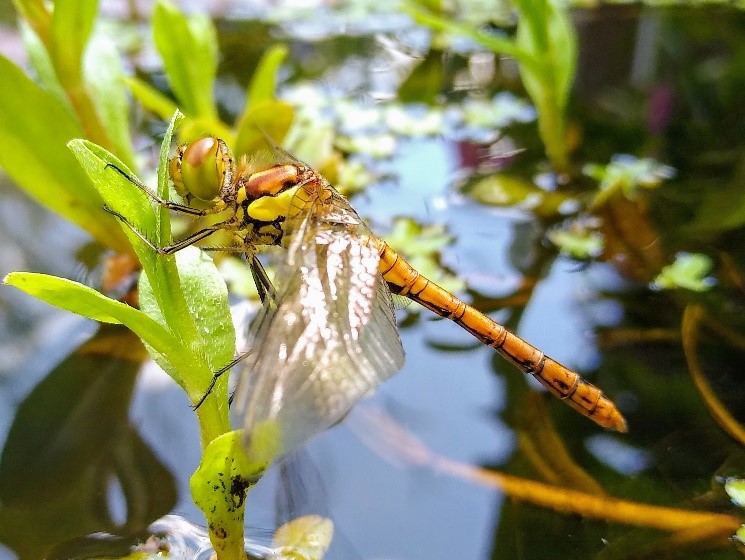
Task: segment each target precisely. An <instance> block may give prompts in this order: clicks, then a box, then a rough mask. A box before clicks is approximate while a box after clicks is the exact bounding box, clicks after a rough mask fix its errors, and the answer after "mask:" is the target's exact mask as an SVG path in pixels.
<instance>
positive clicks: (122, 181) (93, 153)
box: [68, 139, 156, 269]
mask: <svg viewBox="0 0 745 560" xmlns="http://www.w3.org/2000/svg"><path fill="white" fill-rule="evenodd" d="M68 146H69V148H70V151H71V152H72V153H73V154H74V155H75V157H76V158H77V159H78V162H79V164H80V167H82V168H83V170H84V171H85V172H86V173H87V174H88V177H89V178H90V180H91V181H92V182H93V184H94V185H95V187H96V189H97V190H98V192H99V193H100V197H102V198H103V201H102V202H101V204H100V205H99V207H98V212H99V214H101V215H107V214H106V212H105V211H104V210H103V208H102V206H103V202H105V203H106V205H107V206H108V207H109V208H111V209H113V210H115V211H117V212H119V213H120V214H122V215H123V216H127V218H128V219H129V220H130V222H132V223H133V224H135V225H136V226H137V227H138V229H139V230H140V231H141V232H143V234H144V235H145V236H146V237H147V236H148V235H151V234H152V233H153V232H154V231H155V215H154V214H153V211H152V208H151V207H150V199H149V198H148V197H147V195H145V193H143V192H142V191H141V190H140V189H138V188H137V187H135V186H134V185H133V184H132V183H131V181H129V180H128V179H127V178H126V177H124V176H123V175H122V174H121V173H119V172H117V171H116V169H115V168H114V167H107V165H113V166H116V168H117V169H119V170H121V171H122V172H124V173H126V174H128V175H129V176H130V177H134V176H135V175H134V173H133V172H132V170H130V169H129V168H128V167H127V166H126V165H125V164H124V163H123V162H122V161H121V160H119V159H118V158H117V157H116V156H114V155H112V154H111V153H109V152H108V151H106V150H105V149H104V148H102V147H100V146H98V145H97V144H94V143H93V142H89V141H88V140H80V139H77V140H72V141H70V143H69V144H68ZM112 219H114V220H115V221H116V218H113V217H112ZM110 227H112V229H113V227H114V226H113V224H112V226H110ZM121 229H122V228H120V227H119V225H118V224H117V226H116V230H117V231H120V230H121ZM123 229H124V233H125V234H126V235H127V237H129V240H130V243H131V246H132V247H133V248H134V250H135V252H136V253H137V256H138V258H139V259H140V262H141V263H142V264H143V266H144V267H145V268H146V269H152V268H153V267H154V266H155V257H156V255H155V253H153V251H152V250H151V249H150V248H149V247H148V246H147V245H146V244H145V243H143V242H142V240H141V239H139V238H138V237H137V236H136V235H134V234H133V233H132V231H131V230H130V229H129V228H126V227H125V228H123Z"/></svg>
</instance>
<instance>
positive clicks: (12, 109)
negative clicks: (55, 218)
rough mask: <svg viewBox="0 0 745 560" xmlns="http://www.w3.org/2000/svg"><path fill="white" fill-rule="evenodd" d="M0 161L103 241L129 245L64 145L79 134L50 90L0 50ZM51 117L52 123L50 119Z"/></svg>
mask: <svg viewBox="0 0 745 560" xmlns="http://www.w3.org/2000/svg"><path fill="white" fill-rule="evenodd" d="M0 83H2V84H5V87H1V88H0V167H2V168H3V169H4V170H5V172H6V173H7V174H8V175H9V176H10V177H11V178H12V179H13V180H14V181H15V182H16V183H17V184H18V185H19V186H20V187H22V188H23V190H24V191H25V192H27V193H28V194H29V195H30V196H32V197H34V198H35V199H36V200H38V201H39V203H41V204H42V205H44V206H46V207H48V208H50V209H51V210H53V211H54V212H57V213H58V214H60V215H62V216H64V217H65V218H67V219H69V220H70V221H72V222H74V223H76V224H78V225H79V226H80V227H82V228H83V229H85V230H87V231H88V232H89V233H90V234H91V235H93V237H95V238H96V239H97V240H98V241H99V242H100V243H102V244H103V245H106V246H109V247H113V248H115V249H117V250H120V251H126V250H128V247H129V245H128V244H127V241H126V239H125V237H124V235H122V234H121V231H120V230H119V228H117V227H114V223H113V221H112V218H111V217H110V216H106V214H105V213H104V212H103V211H102V210H101V206H102V205H103V201H102V200H101V196H100V195H99V194H98V193H97V192H96V190H95V189H94V188H93V185H92V184H91V183H90V181H89V180H88V179H87V177H86V176H85V174H84V173H83V172H82V170H81V169H80V166H79V165H78V163H77V162H76V161H75V158H74V157H72V155H71V154H70V152H69V150H67V148H66V147H65V145H66V144H67V142H68V141H69V140H70V139H72V138H75V137H79V136H82V135H83V132H82V129H81V128H80V126H79V124H78V123H77V122H76V121H75V120H74V118H73V117H72V116H71V115H70V113H69V112H68V110H67V109H66V108H65V106H64V105H63V104H61V103H60V102H59V101H58V100H57V99H56V98H55V97H54V96H53V95H52V94H50V93H48V92H46V91H44V90H42V89H41V88H39V86H37V85H36V84H35V83H33V82H32V81H31V80H30V79H29V78H28V77H27V76H26V75H25V74H24V73H23V72H22V71H21V70H20V69H19V68H18V67H17V66H15V65H14V64H13V63H12V62H10V61H9V60H8V59H6V58H4V57H2V56H0ZM52 123H53V126H50V124H52Z"/></svg>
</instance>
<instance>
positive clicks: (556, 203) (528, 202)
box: [462, 173, 579, 218]
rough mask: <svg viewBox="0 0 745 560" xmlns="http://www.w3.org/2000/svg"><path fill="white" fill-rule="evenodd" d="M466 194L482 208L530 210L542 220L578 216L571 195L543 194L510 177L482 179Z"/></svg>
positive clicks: (470, 187)
mask: <svg viewBox="0 0 745 560" xmlns="http://www.w3.org/2000/svg"><path fill="white" fill-rule="evenodd" d="M462 190H463V193H464V194H466V195H468V196H470V197H471V198H474V199H475V200H477V201H478V202H480V203H482V204H488V205H491V206H502V207H516V208H520V209H524V210H529V211H530V212H532V213H534V214H536V215H538V216H540V217H542V218H551V217H554V216H557V215H565V214H568V213H570V212H574V211H576V209H577V207H578V205H579V203H578V201H577V200H576V199H575V198H573V197H572V196H570V195H568V194H565V193H561V192H555V191H546V190H543V189H541V188H539V187H537V186H536V185H534V184H533V183H530V182H528V181H525V180H524V179H521V178H519V177H515V176H513V175H508V174H506V173H500V174H498V175H490V176H488V177H484V178H483V179H478V180H476V181H474V182H472V183H469V184H467V185H466V186H465V187H463V189H462Z"/></svg>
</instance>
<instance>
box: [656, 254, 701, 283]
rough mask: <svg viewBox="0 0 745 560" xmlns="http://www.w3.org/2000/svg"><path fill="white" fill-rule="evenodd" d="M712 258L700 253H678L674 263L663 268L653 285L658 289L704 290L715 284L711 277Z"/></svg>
mask: <svg viewBox="0 0 745 560" xmlns="http://www.w3.org/2000/svg"><path fill="white" fill-rule="evenodd" d="M711 268H712V262H711V259H710V258H709V257H708V256H706V255H702V254H699V253H678V254H677V255H676V256H675V261H674V262H673V264H671V265H668V266H666V267H664V268H663V269H662V272H660V273H659V274H658V275H657V278H655V279H654V282H653V283H652V287H654V288H656V289H658V290H670V289H675V288H683V289H686V290H692V291H694V292H704V291H706V290H708V289H709V288H711V287H712V286H713V285H714V279H713V278H711V277H709V276H708V274H709V272H710V271H711Z"/></svg>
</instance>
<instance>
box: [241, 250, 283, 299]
mask: <svg viewBox="0 0 745 560" xmlns="http://www.w3.org/2000/svg"><path fill="white" fill-rule="evenodd" d="M248 261H249V262H248V264H249V268H250V269H251V276H253V279H254V284H256V290H257V291H258V292H259V298H261V303H264V304H266V303H267V299H268V300H269V302H270V303H276V301H277V294H276V292H275V290H274V286H273V285H272V281H271V280H269V275H268V274H267V273H266V270H265V269H264V265H262V264H261V261H260V260H259V259H258V258H257V257H256V254H255V253H250V255H249V256H248Z"/></svg>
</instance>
